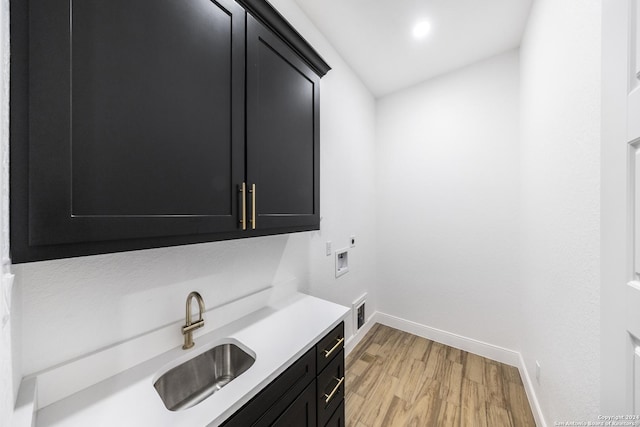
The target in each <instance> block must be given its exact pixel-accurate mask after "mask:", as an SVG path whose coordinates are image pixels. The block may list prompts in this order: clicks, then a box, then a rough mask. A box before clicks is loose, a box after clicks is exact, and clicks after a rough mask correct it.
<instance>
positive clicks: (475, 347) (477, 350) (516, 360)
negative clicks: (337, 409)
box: [345, 311, 547, 427]
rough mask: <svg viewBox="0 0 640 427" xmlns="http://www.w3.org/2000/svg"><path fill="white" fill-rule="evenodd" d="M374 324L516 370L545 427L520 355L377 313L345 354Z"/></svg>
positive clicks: (540, 426)
mask: <svg viewBox="0 0 640 427" xmlns="http://www.w3.org/2000/svg"><path fill="white" fill-rule="evenodd" d="M376 323H380V324H382V325H385V326H389V327H391V328H395V329H398V330H401V331H404V332H408V333H410V334H413V335H417V336H419V337H422V338H426V339H429V340H432V341H436V342H439V343H441V344H445V345H448V346H450V347H454V348H458V349H460V350H464V351H467V352H469V353H473V354H477V355H478V356H482V357H486V358H487V359H491V360H495V361H497V362H500V363H504V364H506V365H510V366H514V367H516V368H518V371H520V376H521V377H522V383H523V384H524V388H525V391H526V393H527V398H528V399H529V405H530V406H531V412H533V417H534V418H535V421H536V425H537V426H538V427H547V423H546V421H545V419H544V416H543V414H542V408H541V407H540V402H539V401H538V398H537V396H536V393H535V389H534V388H533V383H532V382H531V376H530V375H529V372H528V371H527V367H526V365H525V363H524V359H523V358H522V355H521V354H520V353H519V352H517V351H514V350H509V349H507V348H504V347H500V346H497V345H493V344H489V343H486V342H483V341H478V340H476V339H473V338H468V337H464V336H462V335H458V334H454V333H451V332H447V331H443V330H441V329H437V328H432V327H431V326H426V325H422V324H420V323H416V322H412V321H410V320H406V319H402V318H399V317H396V316H392V315H390V314H386V313H381V312H379V311H376V312H375V313H373V315H372V316H371V317H370V318H369V320H368V321H367V323H366V324H365V326H364V327H363V328H361V329H360V331H358V334H356V335H354V336H353V337H351V338H350V339H349V341H347V344H346V347H345V348H346V350H345V351H346V354H348V353H350V352H351V351H352V350H353V348H354V347H355V346H356V345H357V344H358V343H359V342H360V341H361V340H362V338H363V337H364V335H365V334H366V333H367V332H368V331H369V330H370V329H371V328H372V327H373V325H375V324H376ZM365 329H366V330H365Z"/></svg>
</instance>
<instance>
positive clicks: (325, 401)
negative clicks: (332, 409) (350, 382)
mask: <svg viewBox="0 0 640 427" xmlns="http://www.w3.org/2000/svg"><path fill="white" fill-rule="evenodd" d="M334 379H335V380H336V381H338V384H336V386H335V387H334V388H333V390H332V391H331V393H329V394H325V395H324V397H326V399H325V400H324V404H325V405H326V404H327V403H329V402H330V401H331V399H333V395H334V394H336V393H337V392H338V389H340V386H341V385H342V383H343V382H344V377H342V378H340V379H337V378H334Z"/></svg>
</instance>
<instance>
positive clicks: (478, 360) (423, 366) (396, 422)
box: [345, 324, 536, 427]
mask: <svg viewBox="0 0 640 427" xmlns="http://www.w3.org/2000/svg"><path fill="white" fill-rule="evenodd" d="M345 382H346V417H347V427H375V426H384V427H404V426H412V427H431V426H434V427H447V426H461V427H473V426H480V427H503V426H504V427H508V426H514V427H519V426H535V425H536V424H535V421H534V419H533V414H532V413H531V408H530V407H529V402H528V400H527V396H526V393H525V391H524V387H523V385H522V380H521V379H520V374H519V372H518V369H517V368H514V367H512V366H508V365H504V364H502V363H499V362H496V361H493V360H489V359H486V358H484V357H480V356H477V355H475V354H472V353H468V352H466V351H462V350H458V349H455V348H451V347H448V346H446V345H444V344H440V343H437V342H434V341H430V340H427V339H424V338H420V337H417V336H415V335H411V334H408V333H406V332H402V331H399V330H397V329H393V328H389V327H387V326H383V325H380V324H376V325H374V326H373V327H372V328H371V330H370V331H369V332H368V333H367V335H366V336H365V337H364V338H363V339H362V341H361V342H360V343H359V344H358V345H357V346H356V348H355V349H354V350H353V351H352V352H351V354H349V356H348V357H347V360H346V381H345Z"/></svg>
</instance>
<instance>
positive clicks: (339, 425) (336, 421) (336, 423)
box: [325, 400, 347, 427]
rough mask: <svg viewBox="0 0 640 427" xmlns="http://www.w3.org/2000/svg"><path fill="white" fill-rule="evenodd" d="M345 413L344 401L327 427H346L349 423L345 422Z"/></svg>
mask: <svg viewBox="0 0 640 427" xmlns="http://www.w3.org/2000/svg"><path fill="white" fill-rule="evenodd" d="M345 416H346V415H345V412H344V400H343V401H342V402H340V406H338V409H336V411H335V412H334V413H333V415H332V416H331V418H330V419H329V421H327V424H326V425H325V427H344V426H346V425H347V421H346V420H345Z"/></svg>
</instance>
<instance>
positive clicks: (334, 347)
mask: <svg viewBox="0 0 640 427" xmlns="http://www.w3.org/2000/svg"><path fill="white" fill-rule="evenodd" d="M343 342H344V337H342V338H340V339H339V340H338V342H337V343H336V345H334V346H333V347H332V348H331V350H325V351H324V358H325V359H326V358H328V357H329V356H331V353H333V352H334V351H336V349H337V348H338V347H340V344H342V343H343Z"/></svg>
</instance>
